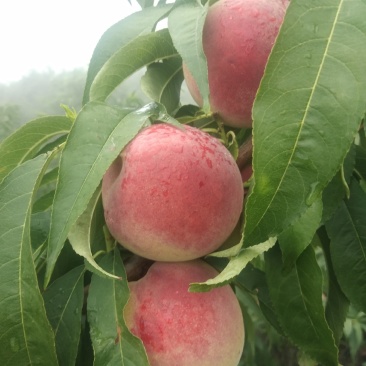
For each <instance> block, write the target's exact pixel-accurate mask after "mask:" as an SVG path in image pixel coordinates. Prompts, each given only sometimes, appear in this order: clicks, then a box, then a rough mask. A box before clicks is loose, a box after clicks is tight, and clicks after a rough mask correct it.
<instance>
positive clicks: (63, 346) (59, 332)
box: [43, 266, 84, 366]
mask: <svg viewBox="0 0 366 366" xmlns="http://www.w3.org/2000/svg"><path fill="white" fill-rule="evenodd" d="M43 299H44V302H45V306H46V312H47V316H48V319H49V321H50V323H51V326H52V328H53V331H54V333H55V338H56V351H57V357H58V361H59V364H60V365H61V366H63V365H65V366H67V365H75V360H76V356H77V352H78V345H79V338H80V331H81V310H82V307H83V301H84V267H83V266H80V267H77V268H74V269H73V270H72V271H70V272H68V273H67V274H65V275H64V276H62V277H60V278H58V279H57V280H55V281H54V282H52V284H51V285H50V286H49V287H48V288H47V289H46V291H45V292H44V293H43Z"/></svg>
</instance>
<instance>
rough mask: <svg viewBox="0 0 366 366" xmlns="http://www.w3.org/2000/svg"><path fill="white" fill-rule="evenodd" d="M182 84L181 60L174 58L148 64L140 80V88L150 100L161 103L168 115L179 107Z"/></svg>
mask: <svg viewBox="0 0 366 366" xmlns="http://www.w3.org/2000/svg"><path fill="white" fill-rule="evenodd" d="M182 82H183V73H182V60H181V58H175V57H174V58H171V59H166V60H163V61H162V62H155V63H153V64H150V65H149V66H148V67H147V71H146V73H145V75H144V76H143V77H142V78H141V88H142V90H143V91H144V93H145V94H146V95H147V96H148V97H150V98H151V99H152V100H154V101H156V102H159V103H162V104H163V105H164V106H165V108H166V109H167V111H168V113H173V112H174V111H175V110H176V109H177V108H178V106H179V101H180V89H181V85H182Z"/></svg>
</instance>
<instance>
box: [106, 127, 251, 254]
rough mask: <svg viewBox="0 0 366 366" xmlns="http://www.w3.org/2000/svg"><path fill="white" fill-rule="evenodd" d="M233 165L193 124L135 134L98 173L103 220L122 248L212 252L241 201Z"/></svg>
mask: <svg viewBox="0 0 366 366" xmlns="http://www.w3.org/2000/svg"><path fill="white" fill-rule="evenodd" d="M243 195H244V190H243V185H242V180H241V175H240V170H239V168H238V167H237V165H236V163H235V160H234V159H233V157H232V156H231V155H230V153H229V152H228V150H227V149H226V148H225V146H224V145H223V144H222V143H221V142H220V141H219V140H217V139H216V138H214V137H212V136H210V135H209V134H207V133H205V132H202V131H200V130H199V129H197V128H193V127H189V126H182V128H178V127H175V126H172V125H168V124H155V125H152V126H150V127H147V128H146V129H144V130H143V131H141V132H140V133H139V134H138V135H137V136H136V137H135V138H134V139H133V140H132V141H131V142H130V143H129V144H128V145H127V146H126V148H125V149H124V150H123V151H122V153H121V154H120V156H119V157H118V158H117V159H116V161H115V162H114V163H113V164H112V166H111V167H110V168H109V170H108V171H107V172H106V174H105V176H104V178H103V184H102V198H103V205H104V211H105V219H106V223H107V226H108V228H109V230H110V232H111V234H112V235H113V236H114V238H116V240H117V241H118V242H119V243H121V244H122V245H123V246H125V247H126V248H127V249H129V250H130V251H132V252H133V253H135V254H138V255H140V256H142V257H145V258H148V259H152V260H160V261H184V260H191V259H195V258H199V257H202V256H204V255H207V254H208V253H210V252H212V251H214V250H216V249H218V248H219V247H220V245H221V244H222V243H223V242H224V241H225V240H226V238H227V237H228V236H229V235H230V233H231V232H232V230H233V229H234V227H235V225H236V223H237V222H238V220H239V217H240V213H241V211H242V205H243Z"/></svg>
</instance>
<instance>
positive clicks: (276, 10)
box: [183, 0, 289, 128]
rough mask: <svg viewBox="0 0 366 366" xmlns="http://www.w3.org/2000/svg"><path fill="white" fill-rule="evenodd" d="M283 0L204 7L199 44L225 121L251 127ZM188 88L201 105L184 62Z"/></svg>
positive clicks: (224, 1) (226, 0)
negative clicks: (254, 105) (204, 12)
mask: <svg viewBox="0 0 366 366" xmlns="http://www.w3.org/2000/svg"><path fill="white" fill-rule="evenodd" d="M288 4H289V2H288V1H287V0H219V1H218V2H216V3H215V4H214V5H212V6H211V7H210V9H209V11H208V14H207V17H206V20H205V24H204V28H203V36H202V43H203V49H204V52H205V55H206V58H207V67H208V82H209V90H210V105H211V110H212V112H215V113H218V115H219V116H220V117H221V118H222V120H223V121H224V123H226V124H227V125H229V126H233V127H246V128H247V127H251V125H252V107H253V102H254V99H255V96H256V93H257V89H258V87H259V83H260V81H261V78H262V76H263V73H264V69H265V66H266V63H267V60H268V57H269V54H270V52H271V50H272V47H273V45H274V42H275V40H276V37H277V34H278V32H279V29H280V26H281V24H282V21H283V18H284V15H285V12H286V9H287V6H288ZM183 71H184V75H185V80H186V83H187V86H188V89H189V91H190V93H191V95H192V97H193V99H194V100H195V101H196V102H197V104H198V105H200V106H202V103H203V102H202V97H201V95H200V92H199V90H198V87H197V84H196V82H195V80H194V79H193V77H192V75H191V73H190V72H189V70H188V69H187V67H186V66H185V65H184V66H183Z"/></svg>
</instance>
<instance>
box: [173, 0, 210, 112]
mask: <svg viewBox="0 0 366 366" xmlns="http://www.w3.org/2000/svg"><path fill="white" fill-rule="evenodd" d="M208 4H209V2H207V3H206V5H205V6H202V5H201V4H200V3H199V2H198V1H197V2H189V3H184V2H183V3H182V4H180V5H179V6H177V7H176V8H174V9H173V11H172V12H171V13H170V14H169V17H168V24H169V32H170V34H171V36H172V39H173V43H174V46H175V48H176V49H177V50H178V52H179V54H180V55H181V56H182V58H183V62H184V63H185V64H186V65H187V68H188V70H189V71H190V73H191V74H192V76H193V78H194V79H195V81H196V83H197V86H198V89H199V91H200V93H201V95H202V98H203V110H204V111H205V112H206V113H208V112H209V111H210V104H209V88H208V71H207V61H206V56H205V53H204V51H203V46H202V32H203V25H204V23H205V19H206V14H207V11H208Z"/></svg>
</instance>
